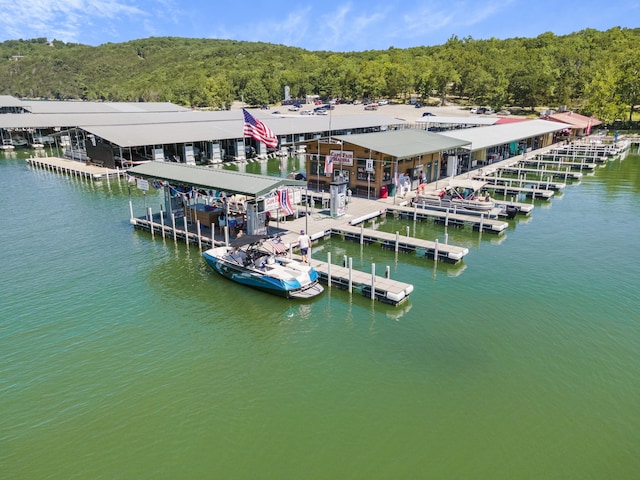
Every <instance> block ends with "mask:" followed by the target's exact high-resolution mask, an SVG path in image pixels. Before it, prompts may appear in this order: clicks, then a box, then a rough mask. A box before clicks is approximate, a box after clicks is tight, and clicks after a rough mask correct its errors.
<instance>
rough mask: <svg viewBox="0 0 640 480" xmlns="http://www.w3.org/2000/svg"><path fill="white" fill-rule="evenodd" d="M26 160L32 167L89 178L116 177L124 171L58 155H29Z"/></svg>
mask: <svg viewBox="0 0 640 480" xmlns="http://www.w3.org/2000/svg"><path fill="white" fill-rule="evenodd" d="M26 162H27V163H28V164H29V165H31V166H33V167H37V168H43V169H45V170H50V171H52V172H58V173H65V174H68V175H72V176H76V177H82V178H87V179H91V180H103V179H109V178H117V177H119V176H121V175H124V173H125V172H124V170H120V169H113V168H105V167H98V166H96V165H87V164H86V163H82V162H79V161H77V160H69V159H67V158H60V157H30V158H27V159H26Z"/></svg>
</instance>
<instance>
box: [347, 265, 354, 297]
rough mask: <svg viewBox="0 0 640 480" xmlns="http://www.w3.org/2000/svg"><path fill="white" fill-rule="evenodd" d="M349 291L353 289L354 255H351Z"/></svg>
mask: <svg viewBox="0 0 640 480" xmlns="http://www.w3.org/2000/svg"><path fill="white" fill-rule="evenodd" d="M348 290H349V293H351V291H352V290H353V257H349V284H348Z"/></svg>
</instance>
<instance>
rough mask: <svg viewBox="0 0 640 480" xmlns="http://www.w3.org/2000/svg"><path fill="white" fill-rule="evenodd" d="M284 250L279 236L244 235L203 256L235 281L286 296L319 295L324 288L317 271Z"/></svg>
mask: <svg viewBox="0 0 640 480" xmlns="http://www.w3.org/2000/svg"><path fill="white" fill-rule="evenodd" d="M284 252H286V248H285V246H284V245H283V244H282V243H280V239H279V238H271V237H268V236H264V235H245V236H243V237H239V238H236V239H235V240H233V241H232V242H231V243H230V245H229V246H223V247H214V248H211V249H209V250H207V251H205V252H203V254H202V255H203V256H204V258H205V260H206V262H207V264H209V266H210V267H211V268H213V269H214V270H215V271H216V272H218V273H219V274H220V275H222V276H223V277H226V278H229V279H230V280H233V281H234V282H237V283H240V284H243V285H247V286H249V287H253V288H257V289H259V290H263V291H265V292H269V293H272V294H274V295H279V296H282V297H286V298H311V297H315V296H316V295H320V294H321V293H322V292H323V291H324V288H323V287H322V285H320V283H319V282H318V272H316V270H315V269H314V268H313V267H311V266H310V265H307V264H305V263H302V262H299V261H297V260H293V259H291V258H288V257H286V256H283V255H282V253H284Z"/></svg>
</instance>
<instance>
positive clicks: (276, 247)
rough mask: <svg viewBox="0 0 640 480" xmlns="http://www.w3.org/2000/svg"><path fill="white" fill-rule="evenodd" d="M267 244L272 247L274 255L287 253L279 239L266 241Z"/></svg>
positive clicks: (285, 247)
mask: <svg viewBox="0 0 640 480" xmlns="http://www.w3.org/2000/svg"><path fill="white" fill-rule="evenodd" d="M267 243H269V245H271V246H272V247H273V251H274V252H276V253H278V254H279V253H284V252H286V251H287V246H286V245H285V244H284V243H282V241H281V240H280V239H277V240H267Z"/></svg>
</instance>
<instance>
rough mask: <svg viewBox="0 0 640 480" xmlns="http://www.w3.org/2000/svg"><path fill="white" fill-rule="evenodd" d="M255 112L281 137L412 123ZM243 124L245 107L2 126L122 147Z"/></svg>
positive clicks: (42, 117)
mask: <svg viewBox="0 0 640 480" xmlns="http://www.w3.org/2000/svg"><path fill="white" fill-rule="evenodd" d="M9 98H12V97H9ZM56 103H65V102H56ZM69 103H81V102H69ZM251 113H252V114H253V115H254V116H255V117H256V118H258V119H260V120H262V121H263V122H264V123H265V124H266V125H267V126H268V127H269V128H271V130H272V131H273V132H274V133H275V134H276V135H279V136H284V135H292V134H315V133H324V132H336V133H344V132H348V131H353V130H356V129H380V128H382V129H384V128H388V127H390V126H395V125H402V124H404V123H406V122H405V121H404V120H401V119H398V118H393V117H385V116H379V115H335V116H333V115H324V116H315V115H309V116H306V115H281V114H279V115H273V114H268V113H265V112H264V111H261V110H252V111H251ZM243 126H244V117H243V115H242V111H241V110H230V111H211V112H202V111H191V110H188V109H184V110H182V111H176V112H116V113H39V114H29V113H21V114H4V115H0V128H5V129H13V128H15V129H29V128H73V127H79V128H81V129H83V130H85V131H87V132H88V133H92V134H94V135H97V136H98V137H100V138H104V139H105V140H107V141H109V142H111V143H113V144H115V145H119V146H121V147H135V146H143V145H162V144H171V143H188V142H199V141H212V140H231V139H236V138H238V139H239V138H242V137H243V136H244V133H243Z"/></svg>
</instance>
